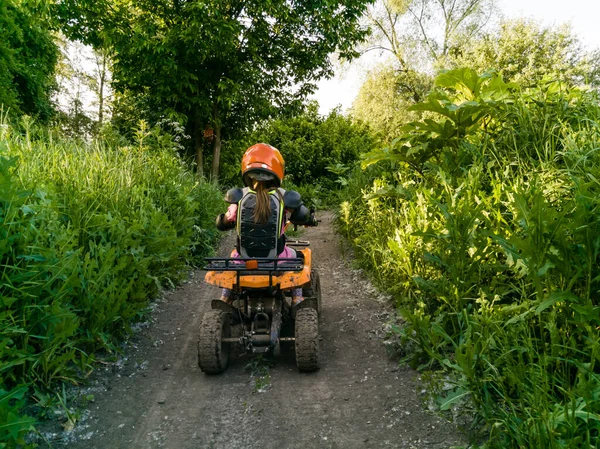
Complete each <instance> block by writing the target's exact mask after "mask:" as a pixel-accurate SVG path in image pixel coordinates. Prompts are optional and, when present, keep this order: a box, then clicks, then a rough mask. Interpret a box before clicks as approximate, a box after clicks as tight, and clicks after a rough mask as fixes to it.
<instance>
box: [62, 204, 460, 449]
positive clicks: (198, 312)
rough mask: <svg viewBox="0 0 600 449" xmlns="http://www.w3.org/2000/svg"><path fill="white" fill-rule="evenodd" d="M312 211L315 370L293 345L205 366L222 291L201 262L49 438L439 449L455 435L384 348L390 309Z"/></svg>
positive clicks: (98, 442) (95, 443) (137, 445)
mask: <svg viewBox="0 0 600 449" xmlns="http://www.w3.org/2000/svg"><path fill="white" fill-rule="evenodd" d="M320 218H322V220H323V221H322V223H321V226H319V227H318V228H314V229H309V230H307V231H306V232H305V234H304V235H303V236H302V238H306V239H308V240H310V241H311V246H312V249H313V260H314V261H315V266H316V268H317V270H318V271H319V273H320V276H321V286H322V292H323V313H322V317H321V336H322V341H321V359H322V363H321V369H320V370H319V371H318V372H316V373H309V374H303V373H299V372H298V371H297V369H296V366H295V361H294V354H293V352H292V349H291V348H290V349H288V350H285V349H284V350H283V351H282V352H283V353H282V356H281V357H279V358H277V359H276V361H275V364H274V365H273V366H270V367H269V368H268V369H267V371H268V375H267V376H266V377H264V378H262V379H261V378H256V377H252V373H251V372H248V370H247V369H245V367H246V366H247V365H248V364H249V362H252V361H253V360H254V359H253V358H252V357H250V356H247V355H232V359H231V361H230V365H229V368H228V369H227V371H226V372H225V373H224V374H221V375H214V376H207V375H205V374H203V373H202V372H201V371H200V370H199V368H198V366H197V352H196V343H197V340H198V326H199V323H200V319H201V316H202V313H203V312H204V311H205V310H207V309H208V308H209V307H210V300H211V299H214V298H216V297H218V294H219V292H218V290H217V289H215V288H213V287H210V286H208V285H205V284H203V283H202V277H203V273H202V272H200V271H199V272H196V273H194V275H193V277H192V278H191V280H190V281H189V282H188V283H186V284H184V285H183V286H182V287H180V288H178V289H177V290H175V291H173V292H170V293H168V294H167V295H166V296H165V298H164V299H163V300H162V301H161V302H160V303H159V304H158V307H157V309H156V310H155V312H154V314H153V323H152V325H151V326H149V327H147V328H146V329H144V330H142V331H140V332H138V333H137V334H136V336H135V337H134V338H133V340H132V341H131V343H130V345H129V348H128V349H127V351H126V353H125V357H124V359H123V361H122V363H119V364H117V365H115V366H112V367H110V369H108V370H105V372H104V373H99V374H98V375H96V377H95V379H94V381H93V384H92V387H90V391H91V392H92V393H93V394H94V402H93V403H91V404H89V407H88V410H87V411H86V412H84V413H83V416H84V419H83V420H82V422H81V423H80V424H79V425H78V426H77V427H76V429H75V430H74V431H73V432H71V434H70V435H69V436H68V438H67V439H63V438H64V433H63V434H61V435H55V437H56V439H54V441H53V443H52V447H55V448H62V447H69V448H85V449H91V448H94V449H104V448H106V449H119V448H122V449H125V448H127V449H146V448H148V449H153V448H169V449H187V448H194V449H196V448H231V449H236V448H261V449H270V448H273V449H281V448H302V449H308V448H385V447H392V448H440V449H441V448H449V447H451V446H453V445H455V444H458V443H459V442H460V441H461V440H463V438H462V437H461V435H460V434H459V432H457V431H456V430H455V429H454V427H453V426H452V425H450V424H448V423H446V422H444V421H442V420H440V419H439V418H437V417H436V416H434V415H432V414H431V413H429V412H426V411H424V410H423V406H422V403H421V400H420V399H419V397H418V394H417V388H418V384H417V383H416V381H415V378H416V377H417V373H416V372H414V371H412V370H408V369H406V368H400V369H399V368H398V367H397V364H396V363H395V362H394V361H391V360H389V358H388V357H387V355H386V350H385V347H384V346H383V344H382V340H381V337H382V335H383V325H384V323H385V321H386V319H387V317H388V315H389V313H390V312H391V309H390V308H389V306H387V305H385V304H384V303H383V302H382V301H379V300H377V297H376V292H375V291H374V289H372V288H371V287H370V285H369V283H368V282H367V281H366V280H365V279H364V277H362V276H361V275H360V273H358V272H356V271H354V270H352V269H351V268H350V267H349V264H348V262H347V261H346V260H344V256H343V253H344V251H342V248H341V247H340V243H339V240H338V238H337V237H336V236H335V235H334V232H333V228H332V225H331V223H330V221H331V215H329V214H323V216H321V217H320ZM230 242H231V239H229V240H225V242H224V244H223V245H222V248H223V251H225V250H226V249H227V247H228V246H229V245H230ZM254 361H255V360H254ZM259 364H260V363H259Z"/></svg>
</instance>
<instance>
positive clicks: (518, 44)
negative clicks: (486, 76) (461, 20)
mask: <svg viewBox="0 0 600 449" xmlns="http://www.w3.org/2000/svg"><path fill="white" fill-rule="evenodd" d="M449 62H450V65H451V66H454V67H463V66H466V67H471V68H473V69H475V70H476V71H478V72H480V73H482V72H485V71H487V70H491V69H493V70H496V71H497V72H498V73H499V74H500V75H502V77H503V78H504V79H505V80H507V81H511V82H515V83H518V84H521V85H532V84H535V83H537V82H538V81H540V80H541V79H542V78H544V77H551V78H554V79H559V80H561V81H565V82H568V83H570V84H580V83H584V82H588V83H591V84H594V83H595V82H596V79H597V76H596V75H595V73H596V71H597V70H598V58H597V57H594V55H593V54H587V53H586V52H585V51H584V50H583V48H582V45H581V42H580V41H579V40H578V39H577V36H575V35H574V34H573V32H572V31H571V28H570V27H569V26H568V25H562V26H558V27H544V26H541V25H540V24H538V23H536V22H534V21H532V20H527V19H517V20H509V21H504V22H502V23H501V24H500V27H499V28H498V29H496V30H494V31H492V32H490V33H487V34H485V35H483V36H482V37H480V38H478V39H475V40H474V41H473V42H472V43H471V44H470V45H468V46H462V47H459V48H457V49H455V51H454V52H453V54H452V55H451V57H450V61H449Z"/></svg>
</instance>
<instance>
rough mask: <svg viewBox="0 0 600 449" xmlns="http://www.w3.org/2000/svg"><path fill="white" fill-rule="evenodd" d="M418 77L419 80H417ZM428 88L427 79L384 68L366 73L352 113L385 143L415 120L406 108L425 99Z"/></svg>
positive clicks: (428, 82) (414, 115)
mask: <svg viewBox="0 0 600 449" xmlns="http://www.w3.org/2000/svg"><path fill="white" fill-rule="evenodd" d="M417 76H420V77H421V79H420V80H419V79H416V78H415V77H417ZM408 77H411V78H408ZM430 88H431V82H430V80H429V77H427V76H426V75H419V74H417V73H416V72H411V73H410V74H406V73H404V72H398V71H396V70H394V69H393V68H391V67H386V66H383V67H380V68H378V69H375V70H373V71H371V72H370V73H369V76H368V77H367V79H366V81H365V82H364V83H363V85H362V86H361V88H360V90H359V92H358V95H357V97H356V99H355V100H354V102H353V103H352V111H351V113H352V115H353V116H354V117H355V118H356V119H358V120H361V121H363V122H365V123H369V125H370V126H371V128H373V130H374V131H375V132H378V133H379V134H380V136H382V138H383V139H384V140H387V139H390V138H392V136H396V135H398V133H399V130H400V128H401V127H402V126H403V125H405V124H406V123H407V122H409V121H412V120H415V119H417V118H418V115H417V114H415V113H413V112H410V111H409V110H408V108H409V107H410V106H411V105H412V104H414V102H415V101H419V100H420V99H421V98H423V97H425V96H426V94H427V92H429V89H430ZM386 143H389V142H386Z"/></svg>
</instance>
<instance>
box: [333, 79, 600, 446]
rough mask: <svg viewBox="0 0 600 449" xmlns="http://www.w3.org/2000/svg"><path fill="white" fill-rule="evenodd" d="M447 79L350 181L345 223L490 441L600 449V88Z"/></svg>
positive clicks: (423, 359)
mask: <svg viewBox="0 0 600 449" xmlns="http://www.w3.org/2000/svg"><path fill="white" fill-rule="evenodd" d="M436 86H437V88H436V90H435V91H434V92H433V93H432V94H430V96H429V97H428V99H427V100H426V101H425V102H423V103H421V104H418V105H416V106H415V107H414V110H419V111H421V112H422V113H423V114H424V115H423V117H424V118H423V119H422V120H421V121H418V122H414V123H411V124H409V125H406V126H405V127H404V128H403V133H404V134H403V135H402V136H400V137H399V138H398V139H396V140H394V142H393V143H392V145H391V146H390V147H389V148H386V149H384V150H380V151H376V152H372V153H370V154H369V155H368V156H367V157H366V158H365V165H370V164H375V163H376V162H377V164H375V165H371V166H370V167H368V169H367V170H366V171H364V172H359V173H355V174H354V176H353V177H350V178H349V187H348V191H347V198H348V201H346V202H344V203H343V204H342V205H341V210H340V214H339V229H340V231H341V232H342V233H344V234H345V235H346V236H348V237H349V238H350V239H351V241H352V242H353V244H354V245H355V247H356V248H357V249H358V254H359V255H360V257H361V261H362V263H363V264H364V265H365V266H366V267H368V268H369V269H370V271H371V272H372V274H373V275H374V276H375V277H376V278H377V279H378V280H379V281H380V283H381V285H382V286H384V288H386V289H387V290H388V291H390V292H391V293H393V294H394V296H395V298H396V300H397V305H398V308H399V309H400V310H401V312H402V314H403V315H404V317H405V318H406V319H407V322H408V324H407V326H406V328H405V329H403V330H399V329H398V330H397V332H399V333H400V336H401V338H402V340H403V341H404V343H405V345H406V348H408V349H410V351H409V354H408V357H407V358H408V359H409V360H411V361H412V362H413V363H414V364H415V365H416V366H418V367H420V368H421V369H427V370H431V371H433V372H435V373H437V375H438V377H439V378H441V379H443V380H444V382H443V384H445V387H443V388H442V387H441V388H440V389H439V391H438V393H439V394H438V400H439V403H440V406H441V408H442V409H443V410H446V409H449V408H451V407H452V406H453V405H456V404H461V405H462V408H463V409H470V410H471V411H472V412H473V414H474V416H475V423H474V424H475V426H474V427H475V428H477V429H478V430H483V431H484V432H485V433H484V435H486V437H485V441H486V442H485V443H483V445H484V446H485V447H490V448H509V447H510V448H588V447H590V448H591V447H598V446H599V445H600V364H599V363H600V332H599V330H598V329H600V305H599V303H600V267H599V264H598V262H599V260H598V257H599V255H600V123H599V121H600V106H599V104H598V98H597V95H596V94H595V93H593V92H587V91H584V90H581V89H577V88H568V87H566V86H564V85H561V84H559V83H556V82H551V81H547V82H543V83H540V84H539V85H538V86H536V87H532V88H529V89H526V90H519V89H516V88H515V87H514V86H510V85H507V84H505V83H504V82H503V81H502V80H501V79H500V78H498V77H497V76H493V75H485V76H478V75H477V74H475V73H474V72H472V71H470V70H463V69H460V70H455V71H452V72H447V73H445V74H442V75H440V76H439V77H438V78H437V80H436ZM449 385H452V387H451V388H449ZM478 423H479V424H480V425H477V424H478ZM480 435H481V434H480ZM479 443H480V444H481V440H479Z"/></svg>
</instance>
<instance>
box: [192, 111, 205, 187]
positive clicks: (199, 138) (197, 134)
mask: <svg viewBox="0 0 600 449" xmlns="http://www.w3.org/2000/svg"><path fill="white" fill-rule="evenodd" d="M194 146H195V150H196V167H197V171H196V173H197V174H198V177H199V178H202V177H204V157H203V154H202V150H203V147H204V127H203V126H202V120H201V119H200V117H199V116H196V118H195V119H194Z"/></svg>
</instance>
